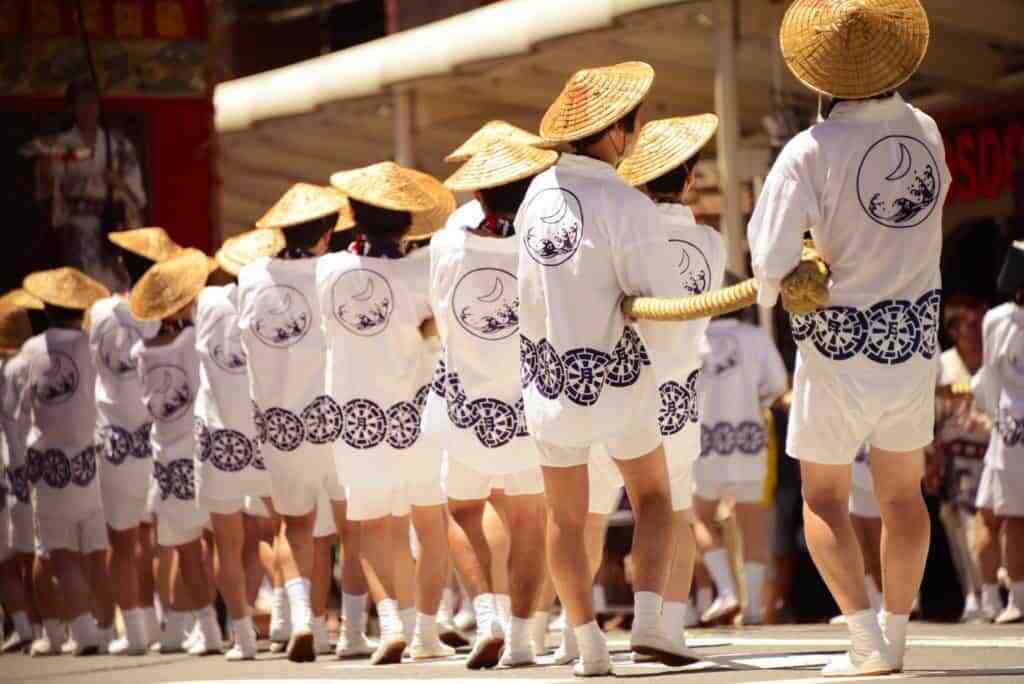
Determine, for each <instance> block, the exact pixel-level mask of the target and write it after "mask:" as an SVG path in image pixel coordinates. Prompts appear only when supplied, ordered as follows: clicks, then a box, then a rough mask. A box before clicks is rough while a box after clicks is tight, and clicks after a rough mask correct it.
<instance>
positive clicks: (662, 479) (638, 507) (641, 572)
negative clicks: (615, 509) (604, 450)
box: [612, 445, 674, 594]
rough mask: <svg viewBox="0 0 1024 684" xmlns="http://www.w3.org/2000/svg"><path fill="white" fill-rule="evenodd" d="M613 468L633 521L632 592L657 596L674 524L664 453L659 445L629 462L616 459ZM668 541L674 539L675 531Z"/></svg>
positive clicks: (670, 552)
mask: <svg viewBox="0 0 1024 684" xmlns="http://www.w3.org/2000/svg"><path fill="white" fill-rule="evenodd" d="M612 456H614V454H612ZM615 465H616V466H617V467H618V469H619V472H620V473H622V479H623V480H624V481H625V483H626V493H627V495H628V496H629V502H630V504H631V505H632V506H633V517H634V519H635V520H636V526H635V527H634V530H633V551H632V556H633V563H634V568H635V571H634V575H633V589H634V591H635V592H653V593H655V594H660V592H661V591H662V589H664V587H665V582H666V581H667V580H668V573H669V566H670V565H671V562H672V555H673V550H672V545H671V544H665V543H664V539H665V536H664V535H665V533H666V531H671V530H672V529H673V525H674V523H673V520H672V499H671V495H670V492H669V480H668V468H667V467H666V465H665V450H664V449H663V448H662V447H661V445H659V446H658V448H657V449H655V450H654V451H652V452H650V453H649V454H647V455H646V456H642V457H640V458H637V459H634V460H630V461H619V460H615ZM668 538H669V539H674V532H673V533H672V534H670V536H669V537H668Z"/></svg>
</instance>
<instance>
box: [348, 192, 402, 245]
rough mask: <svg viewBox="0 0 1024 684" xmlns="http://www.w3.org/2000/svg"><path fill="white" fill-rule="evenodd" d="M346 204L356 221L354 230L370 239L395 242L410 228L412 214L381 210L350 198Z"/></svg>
mask: <svg viewBox="0 0 1024 684" xmlns="http://www.w3.org/2000/svg"><path fill="white" fill-rule="evenodd" d="M348 203H349V205H350V206H351V207H352V215H353V217H355V220H356V230H357V231H359V232H360V233H362V234H363V235H366V236H368V237H370V238H374V237H379V238H383V239H385V240H391V241H392V242H397V241H398V240H401V239H402V238H403V237H404V236H405V234H406V233H408V232H409V228H411V227H412V214H410V213H409V212H407V211H395V210H393V209H383V208H381V207H375V206H373V205H372V204H366V203H365V202H360V201H359V200H356V199H352V198H351V197H349V198H348Z"/></svg>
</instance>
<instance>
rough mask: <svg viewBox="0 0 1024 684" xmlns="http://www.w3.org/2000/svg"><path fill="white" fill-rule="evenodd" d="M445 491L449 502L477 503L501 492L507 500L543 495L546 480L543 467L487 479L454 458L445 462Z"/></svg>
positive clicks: (489, 476)
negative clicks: (507, 497) (492, 492)
mask: <svg viewBox="0 0 1024 684" xmlns="http://www.w3.org/2000/svg"><path fill="white" fill-rule="evenodd" d="M443 473H444V491H445V492H446V493H447V495H448V498H449V499H456V500H458V501H478V500H481V499H486V498H487V497H489V496H490V495H491V491H493V490H496V489H502V490H504V491H505V495H506V496H531V495H538V494H543V493H544V476H543V475H541V472H540V467H539V466H535V467H533V468H527V469H526V470H521V471H519V472H518V473H512V474H510V475H488V474H486V473H481V472H480V471H479V470H473V469H472V468H470V467H469V466H468V465H466V464H464V463H462V462H461V461H457V460H455V459H453V458H450V457H449V458H447V459H445V466H444V471H443Z"/></svg>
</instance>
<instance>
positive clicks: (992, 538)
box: [974, 508, 1001, 585]
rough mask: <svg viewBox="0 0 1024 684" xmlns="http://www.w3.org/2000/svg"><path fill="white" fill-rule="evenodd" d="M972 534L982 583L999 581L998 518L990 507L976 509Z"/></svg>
mask: <svg viewBox="0 0 1024 684" xmlns="http://www.w3.org/2000/svg"><path fill="white" fill-rule="evenodd" d="M976 525H977V527H976V528H975V536H974V543H975V546H974V556H975V559H976V561H977V563H978V567H979V568H980V570H981V579H982V582H983V583H984V584H988V585H993V584H997V583H998V582H999V561H1000V555H1001V553H1000V545H999V541H998V539H999V527H1000V525H999V519H998V518H997V517H996V514H995V513H994V512H993V511H992V509H991V508H980V509H978V516H977V522H976Z"/></svg>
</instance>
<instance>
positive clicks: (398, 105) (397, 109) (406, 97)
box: [392, 87, 416, 168]
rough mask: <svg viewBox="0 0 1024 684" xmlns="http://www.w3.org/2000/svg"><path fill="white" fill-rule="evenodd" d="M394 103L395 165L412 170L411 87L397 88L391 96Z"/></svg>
mask: <svg viewBox="0 0 1024 684" xmlns="http://www.w3.org/2000/svg"><path fill="white" fill-rule="evenodd" d="M392 98H393V102H394V107H393V111H394V127H395V130H394V137H395V155H394V156H395V163H397V164H401V165H402V166H405V167H409V168H414V167H415V166H416V135H415V131H414V122H415V120H416V91H415V90H413V89H412V88H411V87H399V88H396V89H395V90H394V93H393V95H392Z"/></svg>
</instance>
